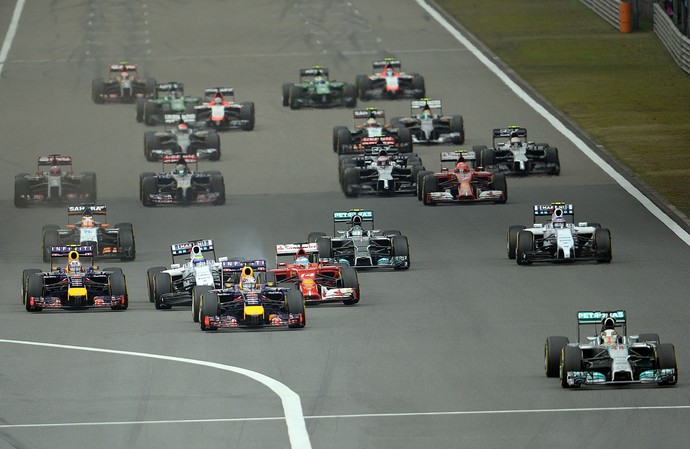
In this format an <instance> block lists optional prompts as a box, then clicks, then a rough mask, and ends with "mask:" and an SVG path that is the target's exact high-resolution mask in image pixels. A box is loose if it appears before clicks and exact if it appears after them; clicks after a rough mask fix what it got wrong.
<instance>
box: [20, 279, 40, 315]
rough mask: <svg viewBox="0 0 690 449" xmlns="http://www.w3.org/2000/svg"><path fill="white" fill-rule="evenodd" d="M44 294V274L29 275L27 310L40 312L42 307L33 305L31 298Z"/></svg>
mask: <svg viewBox="0 0 690 449" xmlns="http://www.w3.org/2000/svg"><path fill="white" fill-rule="evenodd" d="M41 296H43V275H42V274H34V275H33V276H29V277H28V278H27V281H26V301H25V302H24V307H25V308H26V311H27V312H40V311H41V310H43V309H42V308H40V307H31V301H29V298H31V297H34V298H38V297H41Z"/></svg>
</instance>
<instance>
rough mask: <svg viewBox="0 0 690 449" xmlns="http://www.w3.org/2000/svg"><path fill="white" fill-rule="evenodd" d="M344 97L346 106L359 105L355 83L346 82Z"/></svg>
mask: <svg viewBox="0 0 690 449" xmlns="http://www.w3.org/2000/svg"><path fill="white" fill-rule="evenodd" d="M343 98H344V99H345V107H346V108H354V107H355V106H357V88H356V87H355V86H354V85H353V84H350V83H345V85H344V86H343Z"/></svg>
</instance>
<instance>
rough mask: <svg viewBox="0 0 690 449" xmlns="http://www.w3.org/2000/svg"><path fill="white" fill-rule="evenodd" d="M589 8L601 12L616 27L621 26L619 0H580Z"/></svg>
mask: <svg viewBox="0 0 690 449" xmlns="http://www.w3.org/2000/svg"><path fill="white" fill-rule="evenodd" d="M580 1H581V2H582V3H584V4H585V5H586V6H587V7H588V8H589V9H591V10H592V11H594V12H595V13H597V14H599V15H600V16H601V18H602V19H604V20H606V21H607V22H608V23H610V24H611V26H613V27H614V28H616V29H618V28H619V27H620V6H619V3H620V1H619V0H580Z"/></svg>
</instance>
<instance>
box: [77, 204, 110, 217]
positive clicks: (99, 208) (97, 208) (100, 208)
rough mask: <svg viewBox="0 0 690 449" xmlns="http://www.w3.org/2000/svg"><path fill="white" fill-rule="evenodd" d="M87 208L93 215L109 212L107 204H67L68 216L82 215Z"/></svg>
mask: <svg viewBox="0 0 690 449" xmlns="http://www.w3.org/2000/svg"><path fill="white" fill-rule="evenodd" d="M87 209H88V210H89V211H90V212H91V213H92V214H93V215H107V212H108V209H107V208H106V207H105V204H80V205H78V206H67V216H72V215H82V214H83V213H84V212H85V211H86V210H87Z"/></svg>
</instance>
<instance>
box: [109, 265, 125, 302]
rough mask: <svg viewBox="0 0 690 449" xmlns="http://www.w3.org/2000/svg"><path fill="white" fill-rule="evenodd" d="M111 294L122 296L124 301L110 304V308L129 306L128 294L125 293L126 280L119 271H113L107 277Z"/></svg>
mask: <svg viewBox="0 0 690 449" xmlns="http://www.w3.org/2000/svg"><path fill="white" fill-rule="evenodd" d="M108 285H109V286H110V295H111V296H124V297H125V301H124V303H121V304H118V305H115V306H111V307H110V308H111V309H112V310H126V309H127V307H129V294H128V293H127V280H126V279H125V275H124V274H123V273H122V272H121V271H119V272H118V271H116V272H113V273H112V274H111V275H110V277H109V278H108Z"/></svg>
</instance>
